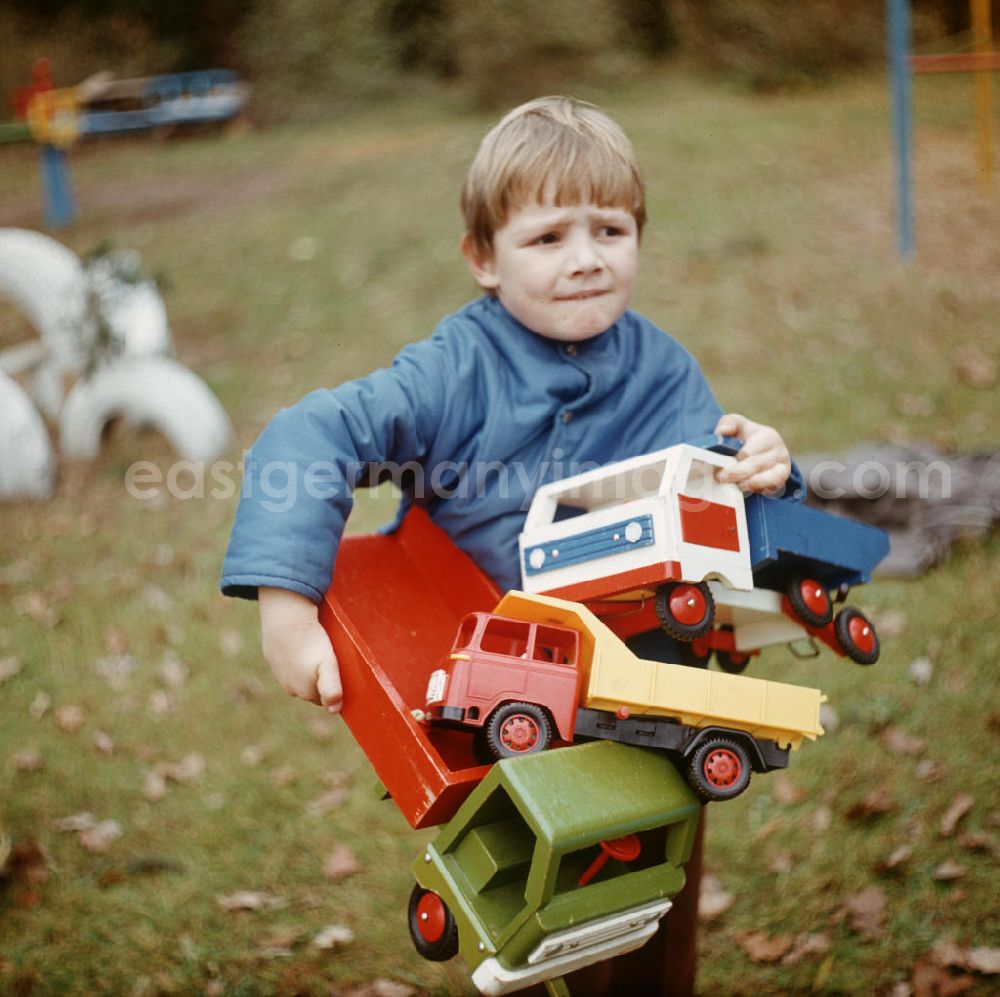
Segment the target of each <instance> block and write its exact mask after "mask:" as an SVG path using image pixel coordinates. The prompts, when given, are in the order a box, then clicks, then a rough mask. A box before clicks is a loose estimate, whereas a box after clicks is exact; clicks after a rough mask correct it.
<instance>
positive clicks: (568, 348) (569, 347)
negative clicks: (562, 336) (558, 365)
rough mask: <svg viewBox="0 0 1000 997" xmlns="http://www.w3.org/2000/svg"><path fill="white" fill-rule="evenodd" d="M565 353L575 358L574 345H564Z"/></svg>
mask: <svg viewBox="0 0 1000 997" xmlns="http://www.w3.org/2000/svg"><path fill="white" fill-rule="evenodd" d="M566 352H567V353H568V354H569V355H570V356H571V357H575V356H576V343H568V344H567V345H566Z"/></svg>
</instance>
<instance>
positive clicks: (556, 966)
mask: <svg viewBox="0 0 1000 997" xmlns="http://www.w3.org/2000/svg"><path fill="white" fill-rule="evenodd" d="M700 809H701V808H700V805H699V802H698V800H697V798H696V797H695V795H694V794H693V793H692V792H691V790H690V789H689V788H688V786H687V785H686V784H685V782H684V780H683V779H682V778H681V776H680V775H679V774H678V773H677V770H676V769H675V768H674V766H673V765H672V764H671V763H670V761H669V760H668V759H667V758H666V756H664V755H663V754H662V753H660V752H656V751H650V750H647V749H644V748H635V747H630V746H626V745H622V744H617V743H614V742H611V741H596V742H593V743H589V744H583V745H578V746H575V747H572V748H567V749H565V750H563V751H551V752H542V753H539V754H533V755H527V756H524V757H519V758H511V759H507V760H505V761H502V762H499V763H497V764H496V765H494V766H493V768H492V769H491V770H490V771H489V773H488V774H487V775H486V777H485V778H484V779H483V781H482V782H481V783H480V784H479V785H478V786H477V787H476V789H475V790H474V791H473V792H472V794H471V795H470V796H469V798H468V799H467V800H466V801H465V802H464V803H463V804H462V806H461V807H460V808H459V810H458V812H457V813H456V814H455V816H454V817H453V818H452V819H451V820H450V821H449V822H448V824H446V825H445V826H444V827H443V828H442V830H441V831H440V832H439V834H438V835H437V837H436V838H435V839H434V840H433V841H432V842H431V843H430V844H429V845H428V846H427V847H426V849H425V850H424V852H423V854H422V855H421V856H420V858H418V859H417V861H416V862H415V863H414V866H413V872H414V875H415V877H416V880H417V885H416V886H415V887H414V890H413V893H412V895H411V898H410V905H409V928H410V935H411V938H412V939H413V943H414V945H415V946H416V949H417V951H418V952H419V953H420V954H421V955H422V956H424V958H427V959H432V960H436V961H441V960H445V959H450V958H451V957H452V956H454V955H456V954H457V953H461V955H462V957H463V958H464V959H465V961H466V963H467V964H468V966H469V969H470V970H471V971H472V982H473V983H474V984H475V986H476V987H477V988H478V989H479V990H480V991H481V992H482V993H484V994H505V993H509V992H511V991H514V990H520V989H521V988H522V987H526V986H529V985H531V984H534V983H540V982H542V981H547V980H552V979H553V978H559V977H561V976H562V975H563V974H564V973H568V972H571V971H573V970H577V969H580V968H582V967H585V966H588V965H591V964H592V963H594V962H597V961H600V960H603V959H607V958H610V957H612V956H615V955H618V954H620V953H622V952H628V951H630V950H632V949H635V948H638V947H639V946H641V945H642V944H643V943H644V942H645V941H647V940H648V939H649V937H650V936H651V935H652V934H653V933H654V932H655V931H656V928H657V924H658V922H659V920H660V918H661V917H663V915H664V914H665V913H666V912H667V911H668V910H669V909H670V906H671V898H672V897H673V896H674V895H675V894H676V893H677V892H678V891H679V890H680V889H681V887H682V886H683V885H684V870H683V867H684V864H685V863H686V862H687V860H688V858H689V856H690V854H691V849H692V846H693V843H694V839H695V832H696V830H697V826H698V817H699V813H700ZM664 839H665V845H664Z"/></svg>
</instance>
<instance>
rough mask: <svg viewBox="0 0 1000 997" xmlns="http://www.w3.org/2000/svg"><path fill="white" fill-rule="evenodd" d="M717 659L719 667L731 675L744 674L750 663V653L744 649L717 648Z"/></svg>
mask: <svg viewBox="0 0 1000 997" xmlns="http://www.w3.org/2000/svg"><path fill="white" fill-rule="evenodd" d="M715 660H716V661H718V663H719V667H720V668H721V669H722V670H723V671H724V672H728V673H729V674H730V675H742V674H743V672H745V671H746V670H747V665H749V664H750V655H749V654H746V653H744V652H743V651H722V650H718V649H717V650H716V652H715Z"/></svg>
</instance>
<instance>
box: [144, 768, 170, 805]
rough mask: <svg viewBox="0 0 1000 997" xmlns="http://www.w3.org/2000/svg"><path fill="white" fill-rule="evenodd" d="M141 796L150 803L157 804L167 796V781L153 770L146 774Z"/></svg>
mask: <svg viewBox="0 0 1000 997" xmlns="http://www.w3.org/2000/svg"><path fill="white" fill-rule="evenodd" d="M142 795H143V796H145V797H146V799H147V800H149V801H150V803H157V802H159V801H160V800H162V799H163V797H164V796H166V795H167V780H166V779H165V778H164V776H163V775H162V774H161V773H160V772H157V771H156V770H155V769H154V770H152V771H150V772H147V773H146V778H145V779H144V780H143V784H142Z"/></svg>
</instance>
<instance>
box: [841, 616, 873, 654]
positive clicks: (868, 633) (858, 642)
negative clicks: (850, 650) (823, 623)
mask: <svg viewBox="0 0 1000 997" xmlns="http://www.w3.org/2000/svg"><path fill="white" fill-rule="evenodd" d="M847 632H848V633H849V634H850V635H851V641H852V642H853V643H854V646H855V647H856V648H858V649H859V650H860V651H862V652H863V653H865V654H871V653H872V651H874V650H875V630H874V628H873V627H872V625H871V624H870V623H869V622H868V620H866V619H865V618H864V617H863V616H852V617H851V619H850V621H849V622H848V624H847Z"/></svg>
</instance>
